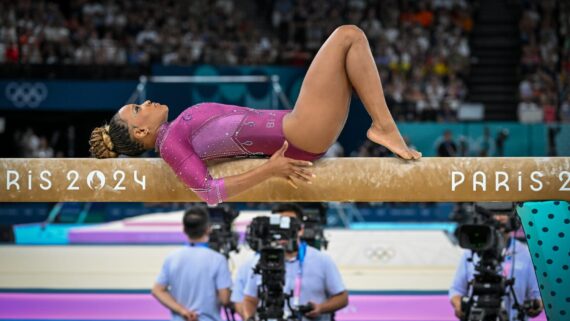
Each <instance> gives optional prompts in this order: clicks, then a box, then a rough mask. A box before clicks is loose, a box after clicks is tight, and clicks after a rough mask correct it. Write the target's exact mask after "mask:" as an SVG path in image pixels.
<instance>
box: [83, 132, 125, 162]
mask: <svg viewBox="0 0 570 321" xmlns="http://www.w3.org/2000/svg"><path fill="white" fill-rule="evenodd" d="M89 145H90V146H91V148H89V152H91V155H92V156H94V157H97V158H116V157H117V156H119V154H118V153H117V152H115V151H114V150H113V147H114V146H113V141H111V136H110V135H109V125H105V126H102V127H97V128H95V129H93V131H92V132H91V138H90V139H89Z"/></svg>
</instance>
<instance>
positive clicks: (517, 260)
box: [449, 203, 543, 321]
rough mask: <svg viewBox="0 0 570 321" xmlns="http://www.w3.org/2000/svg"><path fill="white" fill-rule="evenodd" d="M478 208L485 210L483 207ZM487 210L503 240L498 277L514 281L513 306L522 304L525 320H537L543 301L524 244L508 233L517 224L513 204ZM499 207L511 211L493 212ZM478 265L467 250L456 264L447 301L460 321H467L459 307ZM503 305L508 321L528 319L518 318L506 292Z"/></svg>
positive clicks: (470, 292)
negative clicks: (449, 301) (535, 318)
mask: <svg viewBox="0 0 570 321" xmlns="http://www.w3.org/2000/svg"><path fill="white" fill-rule="evenodd" d="M486 204H489V203H486ZM491 204H493V203H491ZM481 205H482V206H485V203H482V204H481ZM486 207H488V208H489V212H490V213H491V214H492V219H494V220H495V221H496V222H498V224H496V225H498V226H499V228H498V230H499V232H500V234H502V236H503V237H504V240H505V242H504V244H505V245H504V246H503V247H502V254H503V257H504V261H503V262H502V266H501V268H500V270H501V273H502V275H503V276H504V277H505V278H506V279H514V285H513V290H514V295H515V296H516V302H519V303H520V304H521V305H523V302H524V309H523V311H524V313H525V314H526V316H530V317H536V316H538V315H539V314H540V312H541V311H542V309H543V305H542V300H541V299H540V292H539V289H538V284H537V280H536V275H535V272H534V268H533V264H532V260H531V257H530V254H529V250H528V248H527V246H526V245H525V244H523V243H522V242H520V241H518V240H516V239H515V238H514V237H512V236H511V235H510V234H511V233H510V232H511V231H514V230H515V229H516V228H518V226H517V225H518V221H516V214H515V213H514V210H512V208H513V207H512V203H511V204H505V203H501V204H499V205H497V204H495V205H486ZM501 207H503V208H505V207H507V208H508V207H510V208H511V210H510V211H502V210H501V211H499V210H496V208H501ZM471 256H473V259H472V260H471V259H470V258H471ZM479 261H480V257H479V256H478V255H477V254H476V253H474V252H471V251H468V250H466V251H464V253H463V255H462V257H461V260H460V261H459V265H458V268H457V272H456V273H455V277H454V280H453V284H452V286H451V288H450V289H449V297H450V300H451V305H452V306H453V310H454V312H455V316H456V317H458V318H459V319H461V320H464V318H465V317H466V316H465V311H463V307H462V300H463V297H467V296H470V295H471V294H472V288H470V283H471V284H472V282H473V280H474V278H475V274H476V273H477V272H476V268H475V267H476V265H477V263H478V262H479ZM503 303H504V307H505V309H506V313H507V317H508V320H509V321H515V320H527V319H528V318H527V317H526V316H524V317H522V316H519V315H518V314H519V312H518V311H517V309H515V307H514V304H515V298H513V294H512V292H510V291H509V292H507V293H506V295H505V296H503ZM485 320H487V319H485Z"/></svg>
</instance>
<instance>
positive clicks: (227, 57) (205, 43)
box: [0, 0, 473, 121]
mask: <svg viewBox="0 0 570 321" xmlns="http://www.w3.org/2000/svg"><path fill="white" fill-rule="evenodd" d="M246 3H247V5H246ZM246 3H242V2H239V1H235V0H215V1H210V0H192V1H143V0H117V1H110V0H106V1H96V0H71V1H69V2H57V1H52V0H37V1H32V0H22V1H2V2H0V64H2V63H3V64H15V63H22V64H52V65H61V64H64V65H149V64H154V63H160V64H166V65H173V64H174V65H188V64H196V63H211V64H222V65H251V64H286V65H302V66H304V65H307V64H308V63H309V62H310V61H311V59H312V57H313V56H314V54H315V53H316V51H317V50H318V49H319V47H320V46H321V45H322V43H323V42H324V40H325V39H326V38H327V37H328V35H330V34H331V33H332V32H333V31H334V29H335V28H336V27H338V26H339V25H342V24H355V25H358V26H360V27H361V28H362V29H363V30H364V31H365V32H366V34H367V36H368V37H369V40H370V44H371V46H372V50H373V54H374V59H375V60H376V63H377V65H378V68H379V70H380V72H381V74H382V79H383V81H384V91H385V94H386V97H387V99H388V101H389V104H390V106H391V107H392V108H393V109H394V113H395V115H396V116H397V118H399V119H407V120H418V119H419V120H431V121H435V120H439V121H454V120H455V115H456V112H455V111H456V109H457V107H458V106H459V104H460V102H461V101H462V100H463V99H464V98H465V96H466V86H465V83H464V77H465V76H466V75H467V73H468V71H469V60H468V58H469V44H468V34H469V32H470V31H471V29H472V27H473V21H472V17H471V8H470V7H469V5H468V3H469V2H468V1H466V0H433V1H406V0H386V1H377V0H372V1H370V0H369V1H367V0H335V1H328V0H314V1H309V0H271V1H255V2H246ZM260 17H262V19H260Z"/></svg>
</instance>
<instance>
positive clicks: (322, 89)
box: [283, 25, 421, 159]
mask: <svg viewBox="0 0 570 321" xmlns="http://www.w3.org/2000/svg"><path fill="white" fill-rule="evenodd" d="M352 88H354V89H355V90H356V93H357V94H358V96H359V97H360V99H361V100H362V102H363V103H364V106H365V108H366V111H367V112H368V114H369V115H370V117H371V118H372V125H371V127H370V129H369V130H368V134H367V136H368V138H370V139H371V140H372V141H374V142H375V143H378V144H381V145H384V146H386V147H387V148H388V149H390V150H391V151H392V152H394V153H395V154H397V155H398V156H400V157H402V158H404V159H418V158H420V157H421V154H420V153H418V152H417V151H415V150H412V149H409V148H408V147H407V146H406V143H405V142H404V140H403V139H402V136H401V135H400V132H399V131H398V128H397V126H396V123H395V122H394V119H393V118H392V115H391V114H390V111H389V110H388V106H387V104H386V100H385V99H384V92H383V89H382V83H381V81H380V76H379V74H378V70H377V67H376V64H375V63H374V59H373V58H372V52H371V50H370V46H369V44H368V39H367V38H366V35H365V34H364V32H362V30H360V29H359V28H358V27H356V26H351V25H345V26H341V27H339V28H337V29H336V30H335V31H334V32H333V33H332V34H331V35H330V37H329V38H328V39H327V41H325V43H324V44H323V45H322V47H321V48H320V49H319V52H318V53H317V55H316V56H315V58H314V59H313V62H312V63H311V65H310V67H309V70H308V71H307V75H306V76H305V79H304V80H303V85H302V87H301V91H300V93H299V98H298V100H297V103H296V104H295V108H294V110H293V111H292V112H291V113H290V114H288V115H287V116H286V117H285V119H284V121H283V130H284V133H285V137H286V138H287V140H288V141H290V142H291V143H292V144H293V145H295V146H296V147H299V148H301V149H303V150H305V151H308V152H312V153H321V152H324V151H326V150H327V149H328V148H329V147H330V146H331V145H332V144H333V143H334V142H335V141H336V139H337V138H338V136H339V135H340V132H341V131H342V128H343V127H344V124H345V123H346V119H347V117H348V110H349V107H350V97H351V95H352Z"/></svg>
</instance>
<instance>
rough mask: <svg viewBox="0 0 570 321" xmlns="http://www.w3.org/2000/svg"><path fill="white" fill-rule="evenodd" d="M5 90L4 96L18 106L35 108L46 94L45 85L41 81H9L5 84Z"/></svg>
mask: <svg viewBox="0 0 570 321" xmlns="http://www.w3.org/2000/svg"><path fill="white" fill-rule="evenodd" d="M5 92H6V98H8V100H9V101H11V102H12V103H13V104H14V106H16V107H18V108H23V107H30V108H36V107H38V106H39V105H40V104H41V103H42V102H43V101H44V100H45V99H46V98H47V96H48V89H47V86H46V85H45V84H43V83H41V82H36V83H29V82H23V83H17V82H11V83H9V84H8V85H7V86H6V90H5Z"/></svg>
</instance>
